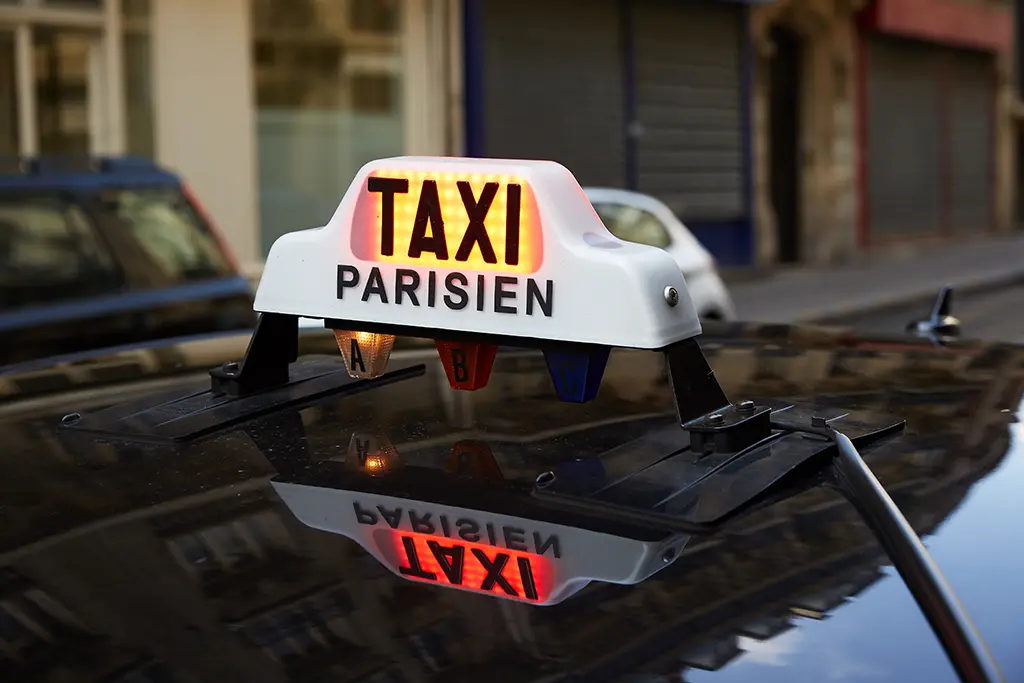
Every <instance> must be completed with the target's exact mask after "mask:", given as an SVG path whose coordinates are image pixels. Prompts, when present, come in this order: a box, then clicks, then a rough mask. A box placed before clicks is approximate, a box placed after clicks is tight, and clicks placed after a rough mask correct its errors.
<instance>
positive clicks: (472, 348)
mask: <svg viewBox="0 0 1024 683" xmlns="http://www.w3.org/2000/svg"><path fill="white" fill-rule="evenodd" d="M434 344H435V345H436V346H437V353H438V355H440V356H441V363H443V364H444V372H445V374H446V375H448V384H450V385H451V387H452V389H462V390H464V391H476V390H477V389H483V388H484V387H485V386H487V381H488V380H489V379H490V378H491V367H492V366H493V365H494V356H495V354H496V353H498V346H497V344H479V343H477V342H447V341H440V340H436V341H435V342H434Z"/></svg>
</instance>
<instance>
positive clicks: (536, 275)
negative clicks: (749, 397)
mask: <svg viewBox="0 0 1024 683" xmlns="http://www.w3.org/2000/svg"><path fill="white" fill-rule="evenodd" d="M669 292H672V294H671V296H669V294H668V293H669ZM255 308H256V310H257V311H259V312H262V313H278V314H287V315H296V316H303V317H307V318H319V319H325V320H328V321H340V322H341V323H343V324H345V325H347V326H348V327H347V328H346V329H352V330H361V329H363V328H362V327H360V325H361V324H362V325H373V326H375V327H377V328H382V329H387V328H403V329H409V328H413V329H416V330H421V331H424V332H426V334H424V335H423V336H430V337H434V338H437V339H443V338H444V336H445V333H448V332H450V333H457V334H459V335H464V334H467V333H469V334H475V335H479V336H481V337H484V338H486V337H487V336H496V337H505V338H508V337H513V338H522V339H528V340H540V341H556V342H568V343H580V344H590V345H602V346H608V347H611V346H619V347H634V348H646V349H662V348H665V347H666V346H668V345H669V344H671V343H673V342H675V341H679V340H681V339H687V338H690V337H693V336H696V335H698V334H699V333H700V331H701V328H700V323H699V322H698V320H697V315H696V312H695V310H694V308H693V304H692V302H691V300H690V296H689V293H688V291H687V289H686V285H685V283H684V281H683V277H682V274H681V273H680V271H679V268H678V266H677V265H676V264H675V262H674V260H673V259H672V258H671V257H670V256H669V255H668V254H667V253H665V252H664V251H662V250H660V249H656V248H653V247H647V246H642V245H637V244H632V243H627V242H623V241H621V240H618V239H617V238H615V237H614V236H612V235H611V234H610V233H609V232H608V230H607V229H606V228H605V226H604V225H603V224H602V223H601V220H600V218H599V217H598V216H597V214H596V213H595V211H594V209H593V207H592V206H591V205H590V202H589V201H588V200H587V197H586V195H585V194H584V193H583V191H582V189H581V188H580V186H579V184H578V183H577V182H576V180H575V178H574V177H573V175H572V174H571V173H570V172H569V171H568V170H567V169H566V168H564V167H563V166H561V165H559V164H557V163H555V162H551V161H519V160H493V159H459V158H439V157H400V158H394V159H384V160H380V161H374V162H371V163H369V164H367V165H365V166H364V167H363V168H362V169H360V171H359V172H358V173H357V174H356V177H355V178H354V179H353V181H352V184H351V186H350V187H349V190H348V192H346V194H345V196H344V198H343V199H342V201H341V204H340V205H339V207H338V209H337V211H336V212H335V214H334V216H332V217H331V219H330V221H328V223H327V225H325V226H324V227H322V228H318V229H312V230H304V231H299V232H293V233H288V234H286V235H283V236H282V237H280V238H279V239H278V240H277V241H276V242H275V243H274V245H273V247H272V248H271V251H270V254H269V256H268V258H267V263H266V266H265V269H264V272H263V277H262V279H261V281H260V285H259V288H258V290H257V294H256V302H255ZM332 326H337V325H336V324H334V323H333V322H332ZM343 341H346V342H347V343H348V345H349V349H348V351H349V352H351V351H352V349H351V339H348V338H346V340H342V339H340V338H339V343H341V342H343ZM483 358H484V359H485V360H486V356H483ZM442 359H443V356H442ZM364 361H365V359H364ZM351 369H352V368H350V370H351ZM367 372H369V371H367ZM467 382H468V385H467V387H466V388H474V386H475V384H479V383H478V382H477V383H474V382H473V381H472V380H470V379H467Z"/></svg>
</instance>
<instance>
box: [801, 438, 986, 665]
mask: <svg viewBox="0 0 1024 683" xmlns="http://www.w3.org/2000/svg"><path fill="white" fill-rule="evenodd" d="M787 428H789V429H797V430H799V431H805V432H808V433H812V434H818V435H821V436H827V437H828V438H830V439H831V440H832V441H833V442H834V443H835V444H836V449H837V451H838V452H837V454H836V456H835V458H834V459H833V461H832V462H833V475H834V478H835V483H836V485H837V487H838V488H839V490H840V492H841V493H842V494H843V495H844V496H845V497H846V499H847V500H849V501H850V503H851V504H852V505H853V506H854V507H855V508H856V509H857V511H858V512H859V513H860V515H861V516H862V517H863V518H864V522H865V523H866V524H867V525H868V527H869V528H870V529H871V531H872V532H873V533H874V534H875V536H876V537H877V538H878V541H879V543H880V544H881V545H882V548H883V549H884V550H885V552H886V553H887V554H888V555H889V558H890V559H891V560H892V563H893V566H894V567H896V571H898V572H899V573H900V576H901V577H903V581H904V582H905V583H906V584H907V588H909V589H910V592H911V594H912V595H913V596H914V600H915V601H916V602H917V605H918V607H920V608H921V612H922V613H923V614H924V616H925V618H926V619H927V620H928V623H929V624H930V625H931V627H932V630H933V631H934V632H935V635H936V636H937V637H938V638H939V641H940V642H941V643H942V646H943V649H944V650H945V651H946V655H947V656H948V657H949V660H950V662H951V663H952V664H953V668H955V669H956V671H957V673H958V674H959V675H960V678H961V680H963V681H969V682H970V683H982V682H984V683H989V682H994V681H1002V680H1004V679H1003V675H1002V673H1001V672H1000V671H999V667H998V666H997V665H996V662H995V660H994V659H993V658H992V654H991V653H990V652H989V650H988V647H987V646H986V645H985V643H984V641H983V640H982V638H981V635H980V634H979V633H978V631H977V629H976V628H975V626H974V624H973V623H971V620H970V618H969V617H968V616H967V613H966V612H965V611H964V609H963V607H961V605H960V602H959V600H957V597H956V595H954V593H953V590H952V589H951V588H950V587H949V584H947V583H946V580H945V578H943V576H942V573H941V572H940V571H939V568H938V566H937V565H936V564H935V561H934V560H933V559H932V557H931V555H930V554H929V553H928V550H927V549H926V548H925V547H924V543H922V542H921V539H920V538H919V537H918V535H917V533H916V532H915V531H914V529H913V527H911V526H910V523H909V522H908V521H907V519H906V518H905V517H904V516H903V513H902V512H900V509H899V507H898V506H897V505H896V503H894V502H893V500H892V498H890V497H889V494H888V493H886V491H885V488H884V487H883V486H882V484H881V483H880V482H879V481H878V479H877V478H876V477H875V475H874V473H872V471H871V468H869V467H868V466H867V463H865V462H864V459H863V458H862V457H861V455H860V453H859V452H858V451H857V447H856V446H854V445H853V442H852V441H850V439H848V438H847V437H846V435H844V434H843V433H841V432H839V431H836V430H835V429H832V428H830V427H827V426H826V427H804V426H802V425H801V426H799V427H796V426H795V425H787Z"/></svg>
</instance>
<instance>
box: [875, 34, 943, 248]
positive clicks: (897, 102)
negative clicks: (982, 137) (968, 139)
mask: <svg viewBox="0 0 1024 683" xmlns="http://www.w3.org/2000/svg"><path fill="white" fill-rule="evenodd" d="M940 58H941V49H940V48H936V47H932V46H929V45H926V44H919V43H913V42H910V41H903V40H897V39H894V38H888V37H880V36H872V37H871V38H870V43H869V52H868V74H867V86H868V87H867V98H868V145H867V146H868V150H867V154H868V157H867V163H868V207H867V208H868V221H869V229H870V231H871V235H872V237H873V238H882V239H886V238H894V237H913V236H918V235H922V234H929V233H937V232H938V231H939V228H940V225H941V222H942V201H943V200H942V161H943V159H942V152H941V140H942V128H943V125H942V119H943V114H942V96H941V95H942V93H941V88H940V79H939V69H940V68H941V64H940Z"/></svg>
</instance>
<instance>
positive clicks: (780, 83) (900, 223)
mask: <svg viewBox="0 0 1024 683" xmlns="http://www.w3.org/2000/svg"><path fill="white" fill-rule="evenodd" d="M752 35H753V37H754V41H755V45H756V48H757V63H756V69H755V83H754V97H753V107H754V116H753V119H754V139H755V150H756V153H755V167H756V171H755V179H756V180H755V199H754V202H755V206H756V210H755V216H756V219H757V225H758V228H759V230H758V233H757V248H756V260H757V262H759V263H763V264H772V263H777V262H783V263H785V262H805V263H806V262H810V263H819V264H829V263H837V262H844V261H846V260H849V259H850V258H852V257H854V256H856V255H858V254H862V253H864V252H865V251H869V250H877V249H885V248H888V247H890V246H893V245H900V246H902V245H906V244H907V243H921V242H931V241H934V240H937V239H949V238H952V239H962V238H972V237H976V236H984V235H987V234H990V233H998V232H1003V231H1006V230H1009V229H1010V228H1011V224H1012V222H1013V221H1012V213H1013V206H1014V202H1015V196H1016V189H1015V181H1014V178H1015V171H1014V164H1015V159H1014V154H1013V151H1012V150H1013V149H1014V141H1013V137H1014V129H1013V124H1012V114H1013V106H1012V101H1013V86H1012V82H1011V80H1010V78H1009V74H1010V73H1012V70H1011V68H1012V57H1013V38H1012V13H1011V10H1010V8H1009V5H1008V4H1006V3H1002V2H990V1H989V0H970V1H966V0H965V1H964V2H959V1H956V0H779V2H775V3H772V4H771V5H767V6H763V7H758V8H755V9H754V12H753V16H752Z"/></svg>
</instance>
